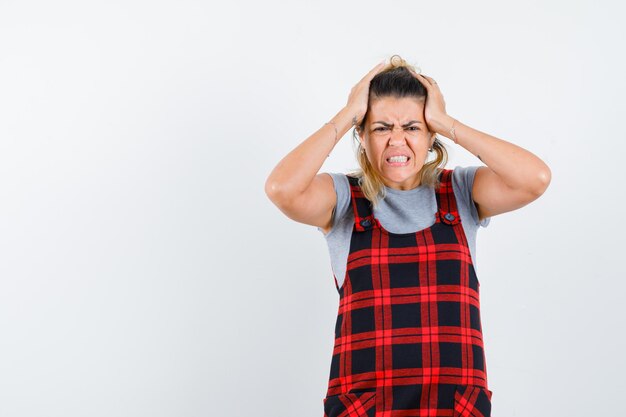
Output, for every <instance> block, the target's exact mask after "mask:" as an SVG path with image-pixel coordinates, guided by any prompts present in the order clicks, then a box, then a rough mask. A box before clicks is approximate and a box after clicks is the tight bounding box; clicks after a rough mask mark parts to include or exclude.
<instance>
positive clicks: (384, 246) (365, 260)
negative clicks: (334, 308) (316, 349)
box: [323, 169, 492, 417]
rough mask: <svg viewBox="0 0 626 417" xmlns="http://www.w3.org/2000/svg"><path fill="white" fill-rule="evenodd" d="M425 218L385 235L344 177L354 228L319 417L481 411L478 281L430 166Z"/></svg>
mask: <svg viewBox="0 0 626 417" xmlns="http://www.w3.org/2000/svg"><path fill="white" fill-rule="evenodd" d="M439 175H440V179H441V185H440V186H439V188H438V189H437V190H436V198H437V212H436V213H435V219H436V220H435V223H434V224H433V225H432V226H430V227H427V228H426V229H423V230H420V231H417V232H414V233H402V234H398V233H391V232H388V231H387V230H385V229H384V228H383V227H382V226H381V224H380V222H379V221H378V219H376V218H375V217H374V215H373V212H372V209H371V203H370V202H369V200H367V199H366V198H365V196H364V194H363V192H362V190H361V188H360V186H359V185H358V179H357V178H353V177H350V176H348V180H349V182H350V190H351V204H352V209H353V212H354V219H355V222H354V229H353V231H352V237H351V241H350V251H349V254H348V263H347V268H346V276H345V281H344V283H343V284H342V286H341V288H339V286H338V283H337V280H336V279H335V286H336V287H337V290H338V292H339V310H338V313H337V321H336V324H335V342H334V347H333V354H332V361H331V365H330V376H329V382H328V391H327V393H326V397H325V398H324V399H323V404H324V417H357V416H369V417H410V416H420V417H439V416H441V417H443V416H446V417H459V416H472V417H489V416H490V415H491V396H492V392H491V391H490V390H489V389H487V369H486V363H485V352H484V349H483V338H482V327H481V318H480V303H479V285H480V284H479V282H478V279H477V277H476V271H475V270H474V266H473V264H472V259H471V254H470V249H469V247H468V244H467V239H466V236H465V232H464V231H463V227H462V225H461V219H460V217H459V212H458V209H457V205H456V199H455V196H454V192H453V189H452V170H447V169H443V170H441V171H440V172H439Z"/></svg>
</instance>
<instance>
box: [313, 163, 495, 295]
mask: <svg viewBox="0 0 626 417" xmlns="http://www.w3.org/2000/svg"><path fill="white" fill-rule="evenodd" d="M478 168H479V166H469V167H461V166H456V167H455V168H454V171H453V174H452V189H453V190H454V196H455V197H456V202H457V206H458V209H459V216H460V217H461V224H462V225H463V230H464V231H465V235H466V237H467V243H468V245H469V247H470V252H471V256H472V263H473V265H474V269H475V270H476V273H477V274H478V268H477V267H476V232H477V230H478V228H479V227H480V226H482V227H487V225H489V222H490V220H491V217H486V218H484V219H483V221H482V222H479V220H478V210H477V208H476V205H475V204H474V200H473V198H472V186H473V185H474V175H475V173H476V170H477V169H478ZM327 174H329V175H330V176H331V177H332V178H333V183H334V185H335V193H336V194H337V206H336V207H335V217H334V220H333V225H332V228H331V229H330V231H329V232H328V233H327V234H325V235H324V238H325V239H326V243H327V244H328V252H329V254H330V263H331V267H332V270H333V273H334V275H335V277H336V278H337V283H338V284H339V288H341V286H342V285H343V281H344V278H345V275H346V267H347V263H348V252H349V251H350V238H351V237H352V229H353V228H354V213H353V212H352V206H351V204H350V183H349V182H348V178H347V177H346V174H343V173H335V172H333V173H327ZM385 188H386V191H387V196H386V197H385V198H384V199H382V200H379V204H378V206H377V207H375V208H374V217H376V218H377V219H378V221H380V223H381V225H382V226H383V227H384V228H385V229H387V230H388V231H390V232H392V233H412V232H417V231H419V230H422V229H426V228H427V227H430V226H432V225H433V224H434V223H435V213H436V211H437V198H436V196H435V190H434V189H433V188H432V187H429V186H426V185H420V186H418V187H416V188H413V189H412V190H405V191H403V190H396V189H394V188H389V187H385ZM317 230H319V231H320V232H322V234H323V233H324V231H323V229H322V228H321V227H318V228H317Z"/></svg>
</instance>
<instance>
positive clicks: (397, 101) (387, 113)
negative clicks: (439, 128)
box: [369, 97, 424, 122]
mask: <svg viewBox="0 0 626 417" xmlns="http://www.w3.org/2000/svg"><path fill="white" fill-rule="evenodd" d="M409 118H411V119H415V120H420V121H423V120H424V100H423V99H418V98H414V97H403V98H396V97H383V98H379V99H375V100H372V101H371V103H370V110H369V120H370V121H376V120H386V121H388V122H389V121H391V122H392V121H394V120H397V121H400V122H402V121H404V120H405V119H409Z"/></svg>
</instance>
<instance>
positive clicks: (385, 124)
mask: <svg viewBox="0 0 626 417" xmlns="http://www.w3.org/2000/svg"><path fill="white" fill-rule="evenodd" d="M376 123H380V124H381V125H383V126H386V127H393V123H391V124H389V123H385V122H383V121H382V120H378V121H376V122H374V123H372V124H376ZM414 123H422V122H420V121H419V120H411V121H410V122H407V123H405V124H403V125H402V127H408V126H411V125H412V124H414Z"/></svg>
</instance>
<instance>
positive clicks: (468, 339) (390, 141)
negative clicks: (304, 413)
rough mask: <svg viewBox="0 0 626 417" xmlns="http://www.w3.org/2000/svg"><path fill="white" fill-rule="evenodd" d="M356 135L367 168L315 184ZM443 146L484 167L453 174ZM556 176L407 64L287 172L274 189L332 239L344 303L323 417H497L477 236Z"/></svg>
mask: <svg viewBox="0 0 626 417" xmlns="http://www.w3.org/2000/svg"><path fill="white" fill-rule="evenodd" d="M353 126H354V128H355V129H354V131H353V138H354V140H355V141H356V144H357V145H358V147H357V155H356V157H357V161H358V164H359V166H360V168H361V169H360V170H358V171H356V172H354V173H350V174H340V173H332V174H329V173H319V174H318V171H319V169H320V167H321V166H322V164H323V163H324V160H325V159H326V157H327V156H328V155H329V153H330V152H331V150H332V149H333V147H334V146H335V144H336V143H337V141H338V140H339V139H340V138H341V137H343V136H344V134H345V133H346V132H347V131H348V129H350V128H351V127H353ZM357 134H358V135H357ZM437 134H440V135H443V136H446V137H448V138H450V139H451V140H452V141H453V143H454V145H456V146H461V147H463V148H465V149H467V150H468V151H469V152H471V153H472V154H473V155H475V156H476V157H477V158H479V159H480V160H481V161H482V162H483V163H484V164H485V165H486V166H472V167H456V168H455V169H446V168H445V164H446V162H447V152H446V148H445V146H444V144H443V143H442V142H441V141H440V140H439V138H438V136H437ZM550 178H551V173H550V169H549V168H548V166H547V165H546V164H545V163H544V162H543V161H542V160H541V159H539V158H538V157H537V156H535V155H534V154H532V153H531V152H529V151H527V150H525V149H523V148H521V147H519V146H517V145H514V144H512V143H510V142H507V141H504V140H502V139H498V138H496V137H494V136H491V135H489V134H486V133H483V132H480V131H478V130H476V129H473V128H471V127H470V126H467V125H465V124H463V123H461V122H460V121H458V120H457V119H455V118H453V117H451V116H449V115H448V114H447V113H446V110H445V102H444V99H443V95H442V93H441V90H440V89H439V86H438V85H437V83H436V81H435V80H434V79H433V78H431V77H427V76H425V75H423V74H420V73H419V72H418V71H417V70H416V69H415V68H413V67H412V66H411V65H408V64H407V63H406V62H405V61H404V60H403V59H402V58H400V57H399V56H397V55H394V56H393V57H392V58H391V59H390V60H389V63H385V62H382V63H380V64H379V65H377V66H376V67H374V68H373V69H372V70H371V71H370V72H369V73H368V74H366V75H365V77H363V79H362V80H361V81H360V82H359V83H358V84H356V85H355V86H354V87H353V88H352V91H351V93H350V96H349V98H348V103H347V105H346V106H345V107H344V108H343V109H341V110H340V111H339V112H338V113H337V114H336V115H335V117H333V118H332V119H331V120H330V121H329V122H328V123H325V124H324V125H323V126H322V127H320V129H319V130H318V131H317V132H315V133H313V134H312V135H311V136H310V137H308V138H307V139H306V140H305V141H304V142H302V143H301V144H300V145H299V146H297V147H296V148H295V149H293V150H292V151H291V152H290V153H289V154H287V156H285V157H284V158H283V159H282V160H281V161H280V162H279V163H278V165H277V166H276V167H275V168H274V170H273V171H272V173H271V174H270V176H269V177H268V178H267V182H266V185H265V191H266V193H267V195H268V197H269V198H270V200H271V201H272V202H273V203H274V204H275V205H276V206H277V207H278V208H279V209H280V210H281V211H282V212H283V213H285V215H287V216H288V217H289V218H291V219H293V220H295V221H298V222H301V223H305V224H309V225H313V226H317V228H318V229H319V230H320V231H321V232H323V233H324V236H325V238H326V240H327V243H328V247H329V253H330V255H331V264H332V268H333V272H334V279H335V285H336V288H337V291H338V293H339V309H338V313H337V321H336V325H335V344H334V348H333V355H332V361H331V364H330V375H329V382H328V391H327V393H326V396H325V398H324V399H323V404H324V415H325V417H339V416H342V417H345V416H378V415H381V416H395V415H398V416H400V415H402V416H412V415H415V416H417V415H429V416H448V417H450V416H454V417H456V416H473V417H487V416H490V414H491V398H492V391H491V390H489V389H488V384H487V366H486V360H485V349H484V345H483V338H482V326H481V319H480V301H479V285H480V283H479V281H478V278H477V274H476V269H475V267H474V265H475V262H474V260H475V259H476V256H475V238H476V231H477V229H478V227H479V226H483V227H486V226H487V225H488V223H489V220H490V218H491V217H493V216H496V215H498V214H502V213H506V212H509V211H512V210H515V209H518V208H520V207H523V206H525V205H527V204H528V203H530V202H532V201H534V200H536V199H537V198H538V197H539V196H541V195H542V194H543V192H544V191H545V190H546V188H547V187H548V184H549V183H550ZM425 410H429V411H428V412H427V414H424V412H425Z"/></svg>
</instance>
